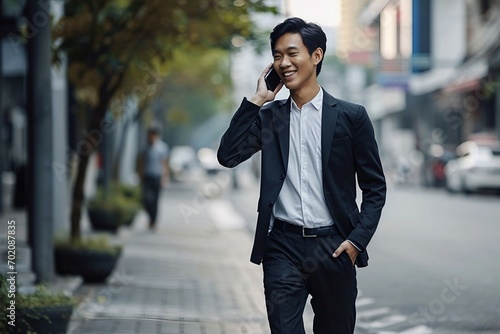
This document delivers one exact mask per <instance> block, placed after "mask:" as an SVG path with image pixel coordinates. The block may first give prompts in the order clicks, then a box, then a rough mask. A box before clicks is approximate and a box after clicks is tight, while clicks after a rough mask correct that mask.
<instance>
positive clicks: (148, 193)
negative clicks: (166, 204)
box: [141, 127, 169, 230]
mask: <svg viewBox="0 0 500 334" xmlns="http://www.w3.org/2000/svg"><path fill="white" fill-rule="evenodd" d="M168 154H169V148H168V145H167V144H166V143H165V142H164V141H162V140H161V139H160V131H159V129H158V128H157V127H151V128H150V129H149V130H148V146H147V147H146V149H145V150H144V152H143V153H142V157H141V176H142V197H143V204H144V208H145V209H146V211H147V213H148V216H149V228H150V229H151V230H154V229H155V227H156V216H157V212H158V200H159V197H160V190H161V188H162V186H163V187H166V186H167V184H168V181H169V166H168Z"/></svg>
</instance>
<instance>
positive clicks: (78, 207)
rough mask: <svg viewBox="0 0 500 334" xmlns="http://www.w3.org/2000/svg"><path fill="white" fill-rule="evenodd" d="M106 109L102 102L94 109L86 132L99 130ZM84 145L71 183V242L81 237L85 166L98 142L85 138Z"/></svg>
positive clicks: (105, 104)
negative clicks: (92, 118) (83, 151)
mask: <svg viewBox="0 0 500 334" xmlns="http://www.w3.org/2000/svg"><path fill="white" fill-rule="evenodd" d="M106 109H107V103H102V104H101V105H99V106H98V107H97V108H96V109H94V112H93V114H94V115H95V116H94V121H93V122H92V124H91V126H90V127H89V129H87V133H89V132H92V130H94V131H95V130H98V131H100V130H99V127H100V124H101V121H102V120H103V119H104V115H105V112H106ZM83 141H84V143H85V146H86V147H88V148H90V149H89V150H88V152H86V154H82V155H81V156H80V157H79V158H80V159H79V162H78V164H77V167H76V168H77V172H76V180H75V184H74V185H73V194H72V203H71V218H70V219H71V230H70V240H71V242H74V241H77V240H78V239H80V238H81V226H80V220H81V217H82V207H83V204H84V201H85V194H84V185H85V178H86V176H87V167H88V165H89V161H90V157H91V156H92V153H93V152H94V151H95V150H96V148H97V147H99V144H100V143H99V142H96V141H93V140H89V139H88V138H85V139H84V140H83Z"/></svg>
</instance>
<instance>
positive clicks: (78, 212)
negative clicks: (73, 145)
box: [70, 153, 91, 242]
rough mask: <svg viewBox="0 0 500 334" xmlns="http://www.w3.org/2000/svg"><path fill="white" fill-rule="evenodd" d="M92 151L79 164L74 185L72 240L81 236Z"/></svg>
mask: <svg viewBox="0 0 500 334" xmlns="http://www.w3.org/2000/svg"><path fill="white" fill-rule="evenodd" d="M90 155H91V153H89V154H87V155H84V156H83V157H82V158H81V160H80V163H79V164H78V171H77V174H76V180H75V184H74V186H73V203H72V205H71V235H70V237H71V242H74V241H77V240H78V239H80V237H81V228H80V219H81V216H82V207H83V201H84V191H83V186H84V184H85V176H86V174H87V166H88V164H89V160H90Z"/></svg>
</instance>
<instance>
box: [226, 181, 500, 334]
mask: <svg viewBox="0 0 500 334" xmlns="http://www.w3.org/2000/svg"><path fill="white" fill-rule="evenodd" d="M242 176H245V175H242ZM239 184H240V187H239V189H237V190H235V189H232V188H231V187H228V188H227V189H226V192H225V194H224V196H225V198H227V199H228V200H229V201H231V203H232V204H233V206H234V207H235V208H236V210H237V211H238V212H239V213H240V214H241V215H242V216H243V217H244V219H245V221H246V223H247V225H248V230H249V233H253V232H252V231H253V229H254V225H255V217H256V208H257V197H258V184H257V183H255V182H252V181H251V179H250V178H249V177H248V176H247V177H242V181H241V182H239ZM499 236H500V197H499V196H495V195H489V194H477V195H470V196H466V195H450V194H448V193H447V192H446V191H444V190H441V189H426V188H419V187H413V188H395V187H392V186H391V187H389V191H388V197H387V204H386V206H385V208H384V212H383V215H382V219H381V222H380V224H379V229H378V231H377V233H376V235H375V237H374V238H373V240H372V242H371V244H370V246H369V253H370V265H369V266H368V267H367V268H363V269H358V287H359V290H360V292H361V293H360V296H359V298H358V326H360V327H362V328H364V329H366V331H368V332H370V333H379V334H390V333H404V334H426V333H436V334H445V333H461V334H472V333H483V334H489V333H500V292H499V289H498V286H499V283H498V282H499V278H500V261H499V259H498V256H499V254H500V243H499V242H498V237H499Z"/></svg>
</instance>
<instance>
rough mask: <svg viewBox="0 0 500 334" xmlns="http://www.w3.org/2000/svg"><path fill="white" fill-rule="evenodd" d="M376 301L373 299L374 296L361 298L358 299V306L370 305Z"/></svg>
mask: <svg viewBox="0 0 500 334" xmlns="http://www.w3.org/2000/svg"><path fill="white" fill-rule="evenodd" d="M374 302H375V300H373V298H361V299H358V300H356V307H361V306H365V305H370V304H373V303H374Z"/></svg>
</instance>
